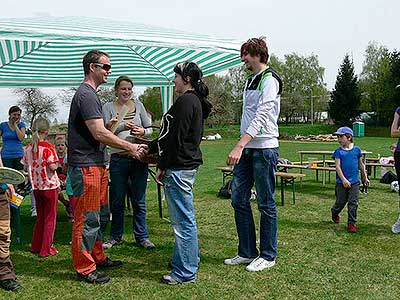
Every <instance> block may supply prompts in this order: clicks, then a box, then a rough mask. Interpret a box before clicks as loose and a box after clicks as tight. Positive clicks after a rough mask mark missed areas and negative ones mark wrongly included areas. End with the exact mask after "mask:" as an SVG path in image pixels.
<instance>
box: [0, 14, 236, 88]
mask: <svg viewBox="0 0 400 300" xmlns="http://www.w3.org/2000/svg"><path fill="white" fill-rule="evenodd" d="M239 46H240V44H239V43H238V42H237V41H234V40H231V39H223V38H215V37H211V36H206V35H202V34H192V33H188V32H183V31H179V30H170V29H165V28H160V27H154V26H147V25H143V24H136V23H131V22H127V21H115V20H108V19H101V18H87V17H43V18H25V19H0V87H71V86H78V85H79V84H80V82H81V81H82V79H83V68H82V58H83V56H84V54H85V53H86V52H87V51H89V50H93V49H98V50H102V51H106V52H107V53H109V54H110V59H111V64H112V74H111V76H110V77H109V82H110V83H113V82H114V81H115V79H116V78H117V77H118V76H120V75H128V76H130V77H131V78H132V79H133V80H134V82H135V85H138V86H160V87H163V86H164V87H169V86H171V80H172V79H173V76H174V73H173V67H174V66H175V64H177V63H178V62H181V61H184V60H191V61H193V62H196V63H197V64H198V65H199V66H200V68H201V69H202V70H203V73H204V76H207V75H211V74H214V73H216V72H219V71H222V70H225V69H227V68H230V67H233V66H236V65H238V64H240V57H239Z"/></svg>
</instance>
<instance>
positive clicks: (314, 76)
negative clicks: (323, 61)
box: [271, 53, 327, 123]
mask: <svg viewBox="0 0 400 300" xmlns="http://www.w3.org/2000/svg"><path fill="white" fill-rule="evenodd" d="M274 61H275V62H274ZM273 62H274V63H273ZM273 64H274V67H275V68H276V69H277V70H278V71H279V72H280V74H281V76H282V79H283V93H282V98H281V116H283V117H284V119H285V121H286V123H289V122H290V121H291V120H292V119H293V118H294V117H301V118H302V119H306V120H309V119H310V118H313V119H314V118H315V112H318V111H322V110H325V109H326V107H325V105H326V103H324V102H323V101H314V100H315V99H317V100H318V99H320V98H321V99H322V96H323V95H325V94H326V93H327V89H326V84H325V82H324V72H325V69H324V68H323V67H321V66H320V65H319V60H318V56H317V55H314V54H313V55H310V56H302V55H298V54H296V53H291V54H287V55H285V56H284V61H283V62H281V61H279V59H277V58H274V60H273V59H272V58H271V65H273ZM311 108H313V109H312V110H313V116H311Z"/></svg>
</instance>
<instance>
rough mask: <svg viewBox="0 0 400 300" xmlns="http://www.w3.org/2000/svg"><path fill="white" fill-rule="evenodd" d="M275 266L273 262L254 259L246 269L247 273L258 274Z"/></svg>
mask: <svg viewBox="0 0 400 300" xmlns="http://www.w3.org/2000/svg"><path fill="white" fill-rule="evenodd" d="M273 266H275V260H272V261H269V260H266V259H264V258H262V257H257V258H255V259H254V260H253V261H252V262H251V263H250V264H249V265H248V266H247V267H246V270H247V271H249V272H258V271H262V270H264V269H267V268H271V267H273Z"/></svg>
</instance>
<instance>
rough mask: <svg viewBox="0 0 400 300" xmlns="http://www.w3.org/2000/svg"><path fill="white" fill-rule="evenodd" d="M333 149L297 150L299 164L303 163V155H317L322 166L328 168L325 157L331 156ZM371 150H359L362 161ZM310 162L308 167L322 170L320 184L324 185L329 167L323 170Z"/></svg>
mask: <svg viewBox="0 0 400 300" xmlns="http://www.w3.org/2000/svg"><path fill="white" fill-rule="evenodd" d="M333 152H334V151H331V150H301V151H299V154H300V165H302V164H303V158H304V155H318V156H322V168H330V167H328V166H327V161H328V160H327V159H326V157H327V156H328V157H332V154H333ZM371 153H372V152H371V151H365V150H361V154H362V156H363V160H364V163H365V162H366V156H367V154H371ZM310 163H311V166H310V168H309V169H311V170H312V169H313V167H314V169H315V170H322V185H325V181H326V175H325V171H330V169H327V170H324V169H318V168H319V167H318V166H317V164H316V165H313V164H314V163H312V162H310V161H309V164H310ZM300 173H302V170H300ZM300 182H301V178H300Z"/></svg>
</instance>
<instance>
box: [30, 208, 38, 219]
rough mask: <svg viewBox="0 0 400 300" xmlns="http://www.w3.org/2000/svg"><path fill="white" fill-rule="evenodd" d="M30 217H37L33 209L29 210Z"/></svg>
mask: <svg viewBox="0 0 400 300" xmlns="http://www.w3.org/2000/svg"><path fill="white" fill-rule="evenodd" d="M31 217H37V212H36V208H35V207H32V208H31Z"/></svg>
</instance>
